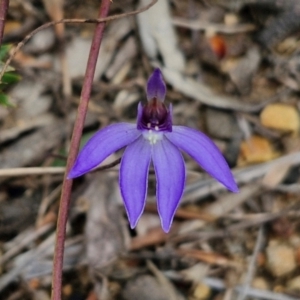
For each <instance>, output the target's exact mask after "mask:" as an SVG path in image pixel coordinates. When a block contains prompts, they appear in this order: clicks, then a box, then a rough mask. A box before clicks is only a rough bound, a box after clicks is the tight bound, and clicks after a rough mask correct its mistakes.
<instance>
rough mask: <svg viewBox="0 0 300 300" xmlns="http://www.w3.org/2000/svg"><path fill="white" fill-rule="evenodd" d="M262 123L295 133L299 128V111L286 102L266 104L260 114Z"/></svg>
mask: <svg viewBox="0 0 300 300" xmlns="http://www.w3.org/2000/svg"><path fill="white" fill-rule="evenodd" d="M260 121H261V123H262V125H264V126H265V127H268V128H272V129H277V130H281V131H285V132H293V133H297V132H298V130H299V125H300V124H299V113H298V111H297V109H296V108H295V107H294V106H292V105H288V104H283V103H275V104H269V105H268V106H266V107H265V108H264V109H263V111H262V112H261V114H260Z"/></svg>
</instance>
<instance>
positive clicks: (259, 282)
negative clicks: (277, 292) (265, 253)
mask: <svg viewBox="0 0 300 300" xmlns="http://www.w3.org/2000/svg"><path fill="white" fill-rule="evenodd" d="M252 287H254V288H256V289H261V290H269V289H270V285H269V283H268V282H267V280H266V279H265V278H263V277H255V278H254V279H253V281H252Z"/></svg>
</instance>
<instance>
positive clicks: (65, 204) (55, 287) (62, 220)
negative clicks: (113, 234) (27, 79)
mask: <svg viewBox="0 0 300 300" xmlns="http://www.w3.org/2000/svg"><path fill="white" fill-rule="evenodd" d="M109 7H110V0H102V2H101V6H100V12H99V18H103V17H106V16H107V15H108V11H109ZM104 27H105V23H99V24H97V25H96V29H95V33H94V37H93V41H92V45H91V49H90V54H89V59H88V63H87V68H86V73H85V78H84V82H83V87H82V91H81V97H80V104H79V107H78V112H77V117H76V121H75V125H74V131H73V136H72V139H71V144H70V152H69V157H68V161H67V171H68V170H69V169H70V168H71V167H72V165H73V164H74V162H75V159H76V156H77V153H78V149H79V143H80V139H81V134H82V129H83V125H84V120H85V116H86V112H87V107H88V101H89V98H90V94H91V88H92V83H93V78H94V73H95V68H96V63H97V59H98V54H99V49H100V45H101V41H102V37H103V31H104ZM67 173H68V172H66V174H67ZM71 188H72V180H68V179H66V175H65V178H64V182H63V186H62V193H61V198H60V205H59V213H58V220H57V232H56V244H55V253H54V260H53V275H52V295H51V299H52V300H60V299H61V290H62V268H63V255H64V242H65V236H66V223H67V218H68V211H69V206H70V197H71Z"/></svg>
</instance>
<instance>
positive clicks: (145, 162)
mask: <svg viewBox="0 0 300 300" xmlns="http://www.w3.org/2000/svg"><path fill="white" fill-rule="evenodd" d="M150 161H151V146H150V144H149V143H148V142H147V141H146V140H145V139H144V138H143V137H140V138H139V139H137V140H136V141H134V142H133V143H132V144H130V145H129V146H128V147H127V148H126V150H125V151H124V154H123V157H122V161H121V167H120V189H121V194H122V197H123V200H124V204H125V208H126V212H127V215H128V219H129V222H130V226H131V228H134V227H135V226H136V224H137V222H138V220H139V218H140V217H141V215H142V213H143V211H144V207H145V202H146V197H147V186H148V173H149V165H150Z"/></svg>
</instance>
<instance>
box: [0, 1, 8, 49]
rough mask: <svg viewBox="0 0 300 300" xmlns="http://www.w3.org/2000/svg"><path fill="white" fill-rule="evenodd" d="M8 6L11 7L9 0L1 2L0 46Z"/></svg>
mask: <svg viewBox="0 0 300 300" xmlns="http://www.w3.org/2000/svg"><path fill="white" fill-rule="evenodd" d="M8 5H9V0H0V45H1V44H2V38H3V32H4V26H5V19H6V14H7V10H8Z"/></svg>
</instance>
